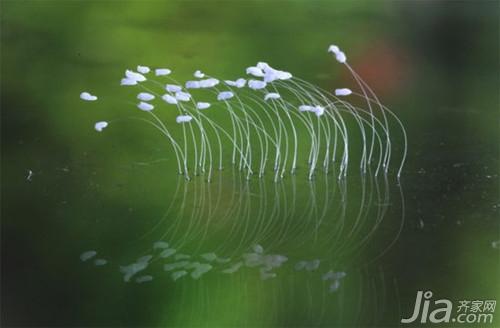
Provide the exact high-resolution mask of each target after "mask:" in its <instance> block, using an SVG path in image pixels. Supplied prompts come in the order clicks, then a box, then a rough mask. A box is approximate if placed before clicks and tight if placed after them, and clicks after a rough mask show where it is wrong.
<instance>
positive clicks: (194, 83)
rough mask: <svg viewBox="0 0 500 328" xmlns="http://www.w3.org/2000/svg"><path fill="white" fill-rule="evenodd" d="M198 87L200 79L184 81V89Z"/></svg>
mask: <svg viewBox="0 0 500 328" xmlns="http://www.w3.org/2000/svg"><path fill="white" fill-rule="evenodd" d="M199 88H200V81H187V82H186V89H199Z"/></svg>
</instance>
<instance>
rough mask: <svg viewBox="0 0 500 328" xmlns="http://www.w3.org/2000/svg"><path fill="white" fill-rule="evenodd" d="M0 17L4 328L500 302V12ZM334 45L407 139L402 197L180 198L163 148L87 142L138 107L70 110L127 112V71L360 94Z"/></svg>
mask: <svg viewBox="0 0 500 328" xmlns="http://www.w3.org/2000/svg"><path fill="white" fill-rule="evenodd" d="M285 8H286V9H287V10H286V12H287V15H284V14H283V12H284V9H285ZM2 21H3V22H2V45H3V47H2V48H3V49H2V97H1V101H2V235H1V237H2V253H1V255H2V325H4V326H180V327H192V326H210V327H221V326H251V327H262V326H269V327H271V326H280V327H281V326H301V327H302V326H325V327H328V326H336V327H346V326H349V327H358V326H366V327H373V326H378V327H386V326H399V325H401V326H411V325H405V324H401V322H400V321H401V319H402V318H407V317H409V316H410V315H411V313H412V311H413V307H414V304H415V298H416V295H417V291H432V293H433V297H432V300H437V299H448V300H450V301H452V302H453V304H454V306H456V305H458V303H459V301H461V300H471V301H472V300H496V299H497V298H498V295H499V288H498V286H499V285H498V277H499V273H500V272H499V259H500V257H499V249H498V244H496V243H498V240H499V239H500V237H499V220H498V211H499V207H500V199H499V192H498V186H499V176H498V174H499V172H498V165H499V162H498V159H499V156H498V140H499V135H498V90H497V89H498V29H497V27H498V4H497V3H494V2H483V3H479V4H475V3H472V2H460V3H459V2H457V3H447V4H446V5H445V4H444V3H432V4H431V3H426V4H417V3H412V2H408V3H399V2H379V1H377V2H374V4H371V3H370V4H368V3H367V4H361V3H359V4H356V3H355V4H348V3H347V2H345V3H344V2H338V3H337V2H333V3H329V2H314V3H312V4H311V3H306V2H272V3H270V4H264V3H259V2H241V3H240V2H238V3H236V2H234V3H233V2H209V3H201V2H196V1H195V2H169V3H165V4H163V3H159V2H145V3H144V4H143V3H139V2H124V3H123V4H122V5H117V4H115V3H114V2H100V1H96V2H91V3H89V4H84V3H81V2H63V1H58V2H23V3H15V2H4V3H2ZM228 27H231V28H228ZM343 31H348V32H343ZM292 36H293V37H292ZM332 39H335V40H339V39H340V40H343V41H344V40H345V41H344V42H343V43H342V44H345V46H344V47H345V48H347V49H350V51H349V53H348V54H349V56H350V55H351V53H352V58H353V59H352V63H351V64H352V66H353V67H355V68H356V69H357V70H358V72H359V73H360V74H361V75H362V76H364V77H366V79H367V81H368V82H369V83H370V84H371V85H372V86H373V87H374V89H375V90H376V91H377V92H378V93H379V95H380V97H381V99H383V102H384V103H385V104H387V105H389V106H390V107H391V108H392V109H393V110H394V111H395V112H396V113H397V115H398V116H399V117H400V118H401V120H402V121H403V122H404V124H405V126H406V128H407V132H408V140H409V153H408V159H407V164H406V166H405V169H404V171H403V175H402V177H401V179H400V180H398V179H397V178H396V177H395V176H394V170H393V171H391V173H390V174H389V175H388V176H384V175H383V174H380V175H379V176H377V177H375V176H374V172H373V171H370V172H368V173H367V174H366V175H360V173H359V172H358V171H357V170H356V169H355V168H354V166H353V168H352V169H351V170H350V171H349V175H348V177H347V178H346V179H341V180H338V179H337V177H336V174H335V172H334V171H331V172H329V174H327V175H326V174H324V173H321V172H320V173H318V174H317V175H316V176H315V178H314V179H313V180H312V181H309V180H307V176H306V175H307V174H306V173H305V172H304V171H305V170H304V168H303V167H302V169H299V170H298V173H297V175H296V176H287V177H285V179H283V180H280V181H278V182H274V181H273V177H272V176H270V175H266V176H265V177H264V178H263V179H258V178H256V177H253V178H252V179H251V180H250V181H247V180H246V177H245V175H244V174H242V173H241V172H239V171H238V170H237V169H232V168H231V167H230V166H229V165H228V166H227V167H226V168H225V170H224V171H222V172H216V173H215V174H214V177H213V180H212V182H211V183H207V182H206V180H204V179H203V178H201V177H197V178H194V179H193V180H191V181H189V182H188V181H185V180H184V179H183V178H182V177H180V176H178V175H177V174H176V171H175V162H174V159H173V158H172V157H171V153H169V151H170V150H169V148H168V145H166V144H165V143H164V141H162V140H161V139H160V138H158V137H157V135H156V134H155V132H154V131H150V130H148V129H146V128H144V127H143V126H140V125H137V124H133V123H129V122H127V121H124V122H123V123H120V124H121V125H120V126H119V127H117V128H116V129H109V133H108V131H106V132H107V134H106V135H101V134H97V133H95V132H94V131H93V130H92V125H93V123H94V122H95V121H96V120H99V119H100V118H101V117H110V118H113V119H114V118H121V117H126V116H128V115H133V114H135V110H130V109H128V108H127V106H129V105H127V104H126V103H124V104H123V105H122V104H121V103H119V102H118V104H117V103H116V102H113V100H112V99H110V98H106V97H103V98H102V99H101V100H102V104H103V105H102V106H101V107H99V108H98V109H96V108H91V109H89V107H85V106H83V105H82V104H81V102H80V101H79V99H78V94H79V93H80V92H81V90H83V89H87V88H89V86H92V87H94V88H95V89H96V90H98V91H99V92H101V93H102V94H107V95H115V96H114V98H118V99H123V98H120V97H126V96H127V94H126V93H125V92H123V91H121V90H119V89H118V88H117V87H116V83H115V81H117V79H119V77H120V76H121V75H122V71H123V69H124V68H125V67H134V65H136V64H137V63H142V64H151V65H167V66H169V65H172V66H176V67H179V71H180V72H181V73H180V74H181V75H182V74H184V75H186V76H187V74H189V72H191V71H192V70H194V69H197V68H200V67H201V68H203V67H210V68H211V70H213V71H215V72H220V74H223V75H230V76H232V75H234V74H239V72H240V71H241V70H242V68H243V67H246V66H248V65H249V63H253V62H255V61H256V60H260V59H263V60H268V61H269V62H270V63H274V62H279V65H280V66H281V67H284V68H286V69H287V70H290V71H292V72H293V73H294V74H296V75H298V76H302V77H304V78H306V79H307V80H308V81H311V82H313V83H315V84H317V85H319V86H321V87H324V88H327V89H331V88H334V87H336V86H338V85H349V86H353V87H354V85H352V81H351V80H350V79H349V76H348V75H347V74H345V72H342V71H341V70H340V69H339V68H338V66H337V65H333V64H332V63H331V62H329V61H327V59H328V56H326V54H325V53H324V51H325V49H326V46H327V45H328V44H330V43H331V42H332ZM199 49H203V52H200V50H199ZM284 49H286V50H284ZM223 58H225V59H223ZM350 58H351V57H350ZM164 63H165V64H164ZM350 83H351V84H350ZM129 107H130V106H129ZM120 111H122V112H120ZM394 143H395V144H396V145H398V146H397V147H396V148H397V150H399V151H401V145H402V139H401V137H399V136H395V137H394ZM302 165H303V164H302ZM394 167H397V165H396V164H394ZM30 172H31V174H30ZM158 241H164V242H166V243H168V246H167V247H166V248H165V245H162V244H156V247H155V246H154V245H155V243H156V242H158ZM90 250H95V251H96V252H97V255H96V256H95V257H93V258H91V259H89V260H87V261H81V259H80V256H81V254H82V253H83V252H85V251H90ZM174 252H175V253H174ZM170 253H172V254H170ZM179 255H180V256H179ZM149 256H151V258H149ZM176 256H177V259H176ZM96 259H104V260H106V263H105V264H104V262H102V261H101V262H94V261H95V260H96ZM179 262H187V263H184V264H185V266H184V267H182V268H181V267H178V268H172V267H167V270H166V268H165V265H166V264H167V265H171V264H172V263H179ZM96 263H97V264H104V265H96ZM177 265H179V264H177ZM134 269H135V271H137V272H133V270H134ZM205 271H206V272H205ZM132 272H133V273H134V274H132ZM174 272H177V273H176V274H174ZM329 272H330V273H329ZM127 273H129V274H128V275H127ZM173 274H174V276H173ZM150 277H151V278H152V280H151V281H148V280H150V279H151V278H150ZM175 278H177V279H175ZM137 279H139V280H137ZM125 280H127V281H125ZM431 307H432V306H431ZM455 314H456V308H454V309H453V315H452V317H455ZM498 320H499V319H498V315H497V314H494V321H493V323H491V324H477V326H486V327H494V326H498V322H499V321H498ZM418 324H420V323H418ZM430 325H434V326H435V325H436V324H430ZM449 325H450V326H452V325H453V324H452V323H450V324H449ZM467 325H475V324H464V326H467Z"/></svg>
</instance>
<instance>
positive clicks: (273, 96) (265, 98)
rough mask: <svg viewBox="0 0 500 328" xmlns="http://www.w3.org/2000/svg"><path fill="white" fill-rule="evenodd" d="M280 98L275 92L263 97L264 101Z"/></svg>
mask: <svg viewBox="0 0 500 328" xmlns="http://www.w3.org/2000/svg"><path fill="white" fill-rule="evenodd" d="M280 97H281V96H280V95H279V93H276V92H270V93H268V94H267V95H265V96H264V100H269V99H279V98H280Z"/></svg>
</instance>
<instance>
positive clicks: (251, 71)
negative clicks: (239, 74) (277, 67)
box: [246, 66, 264, 77]
mask: <svg viewBox="0 0 500 328" xmlns="http://www.w3.org/2000/svg"><path fill="white" fill-rule="evenodd" d="M246 72H247V74H250V75H253V76H256V77H263V76H264V72H263V71H262V69H260V68H258V67H257V66H250V67H248V68H247V70H246Z"/></svg>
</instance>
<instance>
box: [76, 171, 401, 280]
mask: <svg viewBox="0 0 500 328" xmlns="http://www.w3.org/2000/svg"><path fill="white" fill-rule="evenodd" d="M232 180H233V182H232V184H231V185H228V184H227V183H223V182H222V179H220V180H219V182H217V181H214V182H212V183H206V182H204V181H203V180H201V179H198V180H196V179H195V180H194V181H191V182H186V181H184V180H183V179H180V178H179V180H178V184H177V188H176V192H175V193H174V195H173V197H172V201H171V203H170V204H169V205H168V206H167V210H166V212H165V213H164V215H163V216H162V217H161V219H160V220H159V221H158V222H157V223H156V224H155V226H154V227H153V228H152V229H151V231H149V232H148V233H147V234H145V235H143V236H141V237H140V238H142V239H143V240H145V241H146V240H148V239H149V240H150V239H152V238H155V239H157V240H156V241H152V242H151V244H150V245H151V246H150V247H149V248H150V250H149V252H147V253H144V254H143V255H141V256H139V257H138V259H137V260H135V261H134V262H132V263H130V264H128V265H121V266H120V268H119V269H120V272H121V273H122V274H123V279H124V280H125V281H130V280H131V279H132V277H135V276H136V275H137V274H138V273H141V274H142V273H143V272H144V271H147V270H149V269H151V268H152V267H155V268H156V267H157V266H159V267H161V268H163V271H166V272H169V273H170V276H171V277H172V278H173V279H174V280H177V279H180V278H182V277H184V276H186V275H188V273H189V275H190V276H191V277H192V278H194V279H199V278H201V277H202V276H203V275H205V274H206V273H208V272H210V271H214V272H219V273H225V274H234V273H236V272H238V271H239V270H241V269H242V268H243V267H246V268H255V269H257V271H258V272H259V273H260V276H261V278H263V279H270V278H275V277H277V276H278V271H279V269H280V268H281V267H282V266H287V265H290V266H292V267H293V268H294V270H295V271H296V272H298V271H302V270H304V271H309V272H310V271H316V270H320V271H321V272H322V274H325V275H326V274H327V273H328V272H331V273H330V275H333V274H334V273H336V272H344V271H342V270H339V269H341V268H339V267H337V265H338V264H340V265H343V266H351V265H352V264H353V263H356V261H361V263H363V262H364V263H366V262H370V261H374V260H375V259H376V258H378V257H380V256H381V255H383V253H384V252H386V251H387V249H388V248H390V246H391V245H392V244H393V243H394V241H395V240H396V239H397V236H398V234H399V231H400V227H401V225H399V224H398V226H397V227H394V226H393V225H391V227H385V228H392V229H393V231H394V232H393V233H394V235H393V237H391V238H389V242H387V238H386V239H385V241H386V245H385V246H384V245H383V244H380V243H379V244H377V245H374V244H375V242H374V239H377V232H378V229H379V228H380V226H381V225H383V224H384V218H385V216H386V214H387V211H388V210H389V208H390V207H394V206H393V203H397V202H395V201H394V200H391V199H390V195H389V185H388V183H387V180H382V181H379V180H381V179H380V178H376V177H373V176H371V175H366V176H361V177H360V178H359V181H357V182H358V183H357V186H356V189H354V188H353V189H350V188H348V185H349V183H348V181H347V180H343V179H341V180H338V181H337V180H332V181H329V179H328V178H327V179H318V180H319V181H318V182H315V181H310V182H302V183H301V184H300V188H298V186H297V182H296V181H295V178H291V179H289V180H286V181H285V180H283V181H280V182H278V183H275V182H272V181H266V180H259V181H257V182H248V181H246V180H245V179H244V175H243V174H238V173H233V179H232ZM401 224H402V221H401ZM384 233H385V232H384ZM158 239H159V240H158ZM221 241H222V242H221ZM387 244H388V245H389V246H387ZM375 246H376V247H375ZM367 247H368V248H369V249H370V250H371V251H373V250H374V249H375V248H377V249H378V250H379V253H375V252H370V253H371V254H370V256H371V257H370V258H363V250H365V249H366V248H367ZM207 250H208V252H207ZM315 252H316V253H315ZM96 254H97V253H96V252H95V251H87V252H84V253H82V255H81V259H82V261H86V260H88V259H90V258H92V257H94V256H96ZM359 258H363V259H362V260H359ZM100 260H102V261H106V260H104V259H100ZM102 261H101V262H100V264H97V263H95V264H96V265H104V264H106V262H102ZM330 266H332V267H330ZM153 271H154V269H153ZM151 275H152V276H155V275H153V274H151ZM328 276H329V275H327V277H328ZM326 280H328V279H326ZM148 281H149V280H148ZM336 281H338V279H336Z"/></svg>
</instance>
